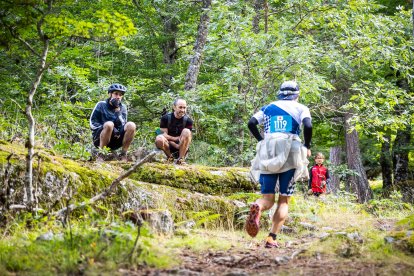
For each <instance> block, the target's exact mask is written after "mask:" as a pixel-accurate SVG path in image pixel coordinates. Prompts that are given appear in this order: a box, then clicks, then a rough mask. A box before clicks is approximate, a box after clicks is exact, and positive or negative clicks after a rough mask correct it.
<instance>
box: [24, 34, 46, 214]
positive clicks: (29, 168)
mask: <svg viewBox="0 0 414 276" xmlns="http://www.w3.org/2000/svg"><path fill="white" fill-rule="evenodd" d="M48 51H49V40H45V41H44V46H43V52H42V55H41V56H40V64H39V68H38V69H37V73H36V78H35V80H34V81H33V83H32V87H31V89H30V92H29V95H28V97H27V104H26V112H25V113H26V117H27V120H28V121H29V137H28V138H27V143H26V147H27V156H26V177H25V179H26V195H27V199H26V200H27V201H28V204H27V205H28V206H29V207H30V208H31V207H33V203H34V195H33V155H34V144H35V138H34V137H35V120H34V118H33V115H32V105H33V96H34V95H35V93H36V90H37V87H38V86H39V83H40V81H41V79H42V76H43V72H44V71H45V69H46V57H47V53H48Z"/></svg>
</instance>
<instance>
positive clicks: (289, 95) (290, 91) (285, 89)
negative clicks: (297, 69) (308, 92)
mask: <svg viewBox="0 0 414 276" xmlns="http://www.w3.org/2000/svg"><path fill="white" fill-rule="evenodd" d="M298 96H299V85H298V84H297V83H296V81H284V82H283V83H282V85H281V86H280V89H279V91H278V92H277V97H278V99H279V100H294V99H296V98H297V97H298Z"/></svg>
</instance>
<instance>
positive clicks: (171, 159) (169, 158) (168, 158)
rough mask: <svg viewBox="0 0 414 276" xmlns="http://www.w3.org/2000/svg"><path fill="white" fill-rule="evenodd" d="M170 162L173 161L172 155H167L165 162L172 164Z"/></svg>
mask: <svg viewBox="0 0 414 276" xmlns="http://www.w3.org/2000/svg"><path fill="white" fill-rule="evenodd" d="M172 163H174V156H172V155H171V156H170V157H167V164H172Z"/></svg>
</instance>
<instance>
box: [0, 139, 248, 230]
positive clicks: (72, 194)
mask: <svg viewBox="0 0 414 276" xmlns="http://www.w3.org/2000/svg"><path fill="white" fill-rule="evenodd" d="M25 151H26V150H25V148H24V147H23V146H22V145H19V144H10V143H6V142H0V181H1V182H2V185H1V187H0V217H1V216H2V213H3V214H4V213H5V212H8V211H10V206H12V205H23V204H24V203H25V199H24V195H25V192H24V189H25V184H24V173H25ZM36 153H37V154H36V159H35V162H34V170H33V174H34V177H33V179H34V182H35V183H34V185H33V186H34V188H35V189H36V190H35V195H36V202H37V206H36V207H38V208H40V209H43V210H45V211H56V210H59V209H61V208H63V207H66V205H67V204H68V203H70V204H72V203H74V204H76V203H80V202H83V201H84V200H85V198H91V197H93V196H95V195H96V194H98V193H99V192H101V191H102V190H104V189H105V188H107V187H109V185H110V184H111V183H112V181H113V180H114V179H116V178H117V177H118V176H119V175H120V174H121V173H123V172H124V168H122V167H121V166H119V165H120V163H119V162H107V163H103V164H99V163H95V162H80V161H79V162H76V161H73V160H69V159H65V158H63V157H61V156H59V155H56V154H54V153H53V152H52V151H49V150H47V149H39V148H37V149H36ZM130 165H132V164H130ZM123 166H124V167H125V169H128V168H129V167H130V166H127V164H124V165H123ZM200 168H201V169H198V166H195V165H192V166H191V168H190V167H175V166H172V165H163V164H158V163H151V164H146V166H145V167H143V169H142V170H141V171H138V172H136V173H135V174H134V175H132V176H131V177H130V178H129V179H126V180H123V181H122V182H121V185H120V186H119V187H118V189H117V190H116V191H115V192H114V194H113V195H112V196H110V197H108V198H107V199H105V200H104V201H103V202H102V203H100V205H101V207H98V208H97V210H98V211H103V212H105V211H110V212H111V213H115V214H118V215H121V214H123V213H125V212H130V211H139V210H151V209H152V210H160V209H168V210H169V211H170V212H171V214H172V217H173V219H174V221H175V222H177V223H179V222H183V221H189V220H192V221H195V222H196V223H199V224H203V225H205V226H206V225H207V224H208V225H209V226H214V227H216V226H220V227H224V228H232V227H233V226H234V219H235V217H236V214H237V213H238V212H239V211H240V208H243V207H244V206H245V205H243V203H242V204H241V205H240V202H237V201H235V200H231V199H228V198H226V197H224V196H214V195H206V194H205V193H216V194H222V195H224V194H229V193H231V192H243V191H249V190H250V191H253V189H254V185H252V183H250V182H249V181H248V179H247V177H246V174H247V170H245V169H242V168H241V169H239V172H238V171H237V169H235V168H206V167H200ZM162 171H164V172H163V173H161V172H162ZM151 174H152V175H153V176H151V177H152V178H150V177H149V175H151ZM154 175H155V176H154ZM144 176H147V177H146V178H145V177H144ZM156 176H157V177H156ZM141 180H147V181H152V180H154V181H155V182H158V184H151V183H147V182H143V181H141ZM160 184H161V185H160ZM249 185H250V186H249ZM170 186H176V187H179V188H175V187H170ZM187 188H188V189H187ZM77 212H78V213H77V214H79V215H80V214H82V212H83V211H82V210H79V211H77ZM86 212H87V211H86ZM77 214H72V215H75V216H76V215H77Z"/></svg>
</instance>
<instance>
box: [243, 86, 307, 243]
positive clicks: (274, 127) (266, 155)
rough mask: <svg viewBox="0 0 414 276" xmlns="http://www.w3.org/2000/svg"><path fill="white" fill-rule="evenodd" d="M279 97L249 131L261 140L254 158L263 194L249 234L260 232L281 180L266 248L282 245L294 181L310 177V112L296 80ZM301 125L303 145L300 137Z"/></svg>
mask: <svg viewBox="0 0 414 276" xmlns="http://www.w3.org/2000/svg"><path fill="white" fill-rule="evenodd" d="M277 98H278V100H277V101H274V102H271V103H270V104H268V105H266V106H264V107H262V108H261V110H260V111H258V112H257V113H256V114H254V115H253V117H251V119H250V120H249V123H248V127H249V130H250V132H251V133H252V134H253V136H254V137H255V138H256V139H257V140H258V141H259V143H258V144H257V147H256V150H257V153H256V157H255V159H253V161H252V173H253V174H254V173H255V172H256V171H257V172H260V176H259V175H257V176H258V177H257V178H258V180H259V182H260V185H261V193H262V197H261V198H260V199H258V200H256V202H255V203H253V204H252V205H251V206H250V213H249V215H248V217H247V220H246V231H247V233H248V234H249V235H250V236H252V237H255V236H256V235H257V233H258V232H259V221H260V216H261V213H262V212H263V211H265V210H269V209H270V208H271V207H272V206H273V205H274V203H275V193H276V183H277V182H278V183H279V185H278V191H279V197H278V202H277V209H276V211H275V213H274V215H273V218H272V228H271V230H270V233H269V236H268V237H267V238H266V244H265V247H266V248H274V247H279V245H278V243H277V242H276V235H277V234H278V233H279V232H280V229H281V228H282V225H283V223H284V222H285V219H286V217H287V215H288V203H289V199H290V197H291V196H292V195H293V193H294V190H295V181H296V180H298V179H299V178H301V177H305V178H306V177H308V175H307V168H306V166H307V164H308V163H309V161H308V160H307V157H309V156H310V155H311V151H310V144H311V139H312V123H311V115H310V111H309V109H308V108H307V107H306V106H305V105H303V104H300V103H299V102H298V98H299V85H298V84H297V83H296V82H295V81H285V82H283V84H282V85H281V87H280V89H279V91H278V93H277ZM258 124H263V125H264V137H262V135H261V134H260V132H259V130H258V128H257V125H258ZM302 124H303V126H304V140H305V142H304V146H303V145H302V143H301V140H300V138H299V134H300V127H301V125H302Z"/></svg>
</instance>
